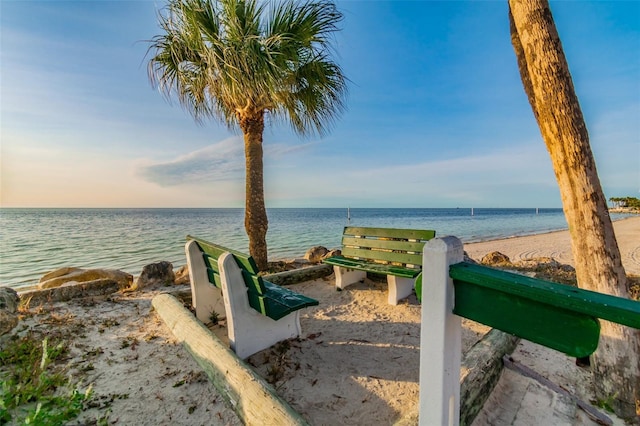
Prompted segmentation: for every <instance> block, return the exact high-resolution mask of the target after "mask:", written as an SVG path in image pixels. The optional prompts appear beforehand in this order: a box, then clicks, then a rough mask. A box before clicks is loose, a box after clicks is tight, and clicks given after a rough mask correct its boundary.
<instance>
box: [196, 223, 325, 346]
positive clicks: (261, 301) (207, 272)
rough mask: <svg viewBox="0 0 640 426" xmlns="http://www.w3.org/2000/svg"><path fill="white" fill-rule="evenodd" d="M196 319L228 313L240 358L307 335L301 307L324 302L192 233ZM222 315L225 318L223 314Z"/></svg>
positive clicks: (232, 340)
mask: <svg viewBox="0 0 640 426" xmlns="http://www.w3.org/2000/svg"><path fill="white" fill-rule="evenodd" d="M185 252H186V255H187V263H188V265H189V275H190V280H191V294H192V304H193V306H194V308H195V310H196V317H197V318H198V319H199V320H201V321H202V322H205V323H206V322H208V321H209V317H210V316H211V314H212V312H216V313H220V312H222V311H223V312H225V314H226V319H227V328H228V333H229V341H230V346H231V348H232V349H233V350H234V351H235V353H236V354H237V355H238V357H240V358H247V357H249V356H251V355H252V354H254V353H256V352H258V351H260V350H262V349H265V348H268V347H269V346H271V345H273V344H275V343H277V342H279V341H281V340H286V339H290V338H293V337H298V336H299V335H300V334H301V332H302V331H301V327H300V315H299V314H300V309H303V308H306V307H309V306H316V305H318V301H317V300H314V299H312V298H310V297H306V296H304V295H302V294H299V293H296V292H294V291H292V290H290V289H288V288H284V287H280V286H278V285H276V284H273V283H270V282H269V281H266V280H264V279H263V278H262V277H261V276H260V275H259V274H258V272H259V270H258V267H257V266H256V263H255V261H254V259H253V258H252V257H251V256H249V255H247V254H244V253H241V252H238V251H235V250H232V249H229V248H226V247H223V246H220V245H217V244H213V243H210V242H208V241H205V240H203V239H200V238H196V237H192V236H190V235H189V236H187V244H186V245H185ZM221 317H222V316H221Z"/></svg>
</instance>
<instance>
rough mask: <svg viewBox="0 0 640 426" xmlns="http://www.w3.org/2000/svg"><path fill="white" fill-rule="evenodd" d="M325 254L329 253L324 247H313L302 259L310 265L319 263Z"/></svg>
mask: <svg viewBox="0 0 640 426" xmlns="http://www.w3.org/2000/svg"><path fill="white" fill-rule="evenodd" d="M327 253H329V250H327V248H326V247H322V246H315V247H311V248H310V249H309V250H307V252H306V253H305V254H304V258H305V259H307V260H308V261H309V262H311V263H319V262H321V261H322V259H324V258H325V256H326V255H327Z"/></svg>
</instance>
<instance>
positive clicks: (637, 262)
mask: <svg viewBox="0 0 640 426" xmlns="http://www.w3.org/2000/svg"><path fill="white" fill-rule="evenodd" d="M613 228H614V230H615V234H616V240H617V242H618V247H619V249H620V255H621V256H622V264H623V265H624V267H625V271H626V272H627V274H632V275H640V216H632V217H626V218H622V219H618V220H616V221H614V222H613ZM464 249H465V251H466V252H467V254H468V255H469V256H470V257H472V258H474V259H480V258H482V257H483V256H484V255H486V254H487V253H490V252H493V251H498V252H500V253H502V254H505V255H507V256H508V257H509V259H510V260H511V261H512V262H513V261H518V260H525V259H531V258H536V257H552V258H554V259H556V260H557V261H559V262H561V263H564V264H568V265H574V261H573V253H572V252H571V236H570V235H569V230H568V229H564V230H561V231H552V232H545V233H540V234H535V235H529V236H522V237H513V238H503V239H496V240H491V241H482V242H473V243H465V244H464Z"/></svg>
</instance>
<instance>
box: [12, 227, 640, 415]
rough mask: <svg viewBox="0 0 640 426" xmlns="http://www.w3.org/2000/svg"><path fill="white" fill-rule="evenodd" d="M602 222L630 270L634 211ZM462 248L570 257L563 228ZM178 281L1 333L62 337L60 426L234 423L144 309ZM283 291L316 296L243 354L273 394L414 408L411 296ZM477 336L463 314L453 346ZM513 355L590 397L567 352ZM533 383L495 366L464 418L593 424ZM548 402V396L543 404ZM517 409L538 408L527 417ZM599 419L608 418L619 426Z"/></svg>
mask: <svg viewBox="0 0 640 426" xmlns="http://www.w3.org/2000/svg"><path fill="white" fill-rule="evenodd" d="M614 226H615V229H616V236H617V239H618V244H619V246H620V249H621V252H622V257H623V263H624V266H625V268H626V270H627V273H629V274H640V217H633V218H629V219H625V220H622V221H617V222H616V223H615V225H614ZM465 250H466V251H467V253H468V254H469V256H470V257H472V258H474V259H480V258H482V256H484V255H485V254H487V253H489V252H492V251H500V252H501V253H504V254H506V255H507V256H509V257H510V258H511V259H512V260H521V259H528V258H532V257H553V258H555V259H557V260H558V261H560V262H562V263H567V264H572V262H573V260H572V256H571V249H570V241H569V236H568V232H566V231H562V232H554V233H549V234H543V235H536V236H530V237H519V238H511V239H506V240H497V241H489V242H482V243H474V244H467V245H465ZM187 288H188V287H186V286H175V287H170V288H167V287H162V288H153V289H145V290H144V291H141V292H134V293H125V294H120V293H117V294H113V295H111V296H108V297H106V298H91V299H77V300H72V301H69V302H64V303H54V304H50V305H45V306H41V307H37V306H31V307H30V309H29V311H28V312H24V313H23V318H22V321H21V323H20V324H19V325H18V326H17V327H16V328H15V329H14V331H13V333H14V334H15V333H25V332H27V331H28V330H33V332H35V333H41V334H42V336H45V335H49V336H51V335H53V334H56V333H57V334H59V335H60V336H64V338H67V339H72V342H71V345H70V346H71V351H70V353H69V354H68V356H67V358H66V359H65V363H66V367H65V368H66V371H67V372H68V374H69V376H71V377H72V378H73V381H74V383H78V386H79V388H81V389H86V387H88V386H89V385H91V387H92V389H93V397H92V398H91V400H90V404H88V409H87V410H85V411H83V412H82V413H81V415H80V417H78V419H77V420H75V421H74V422H72V423H70V424H78V425H79V424H122V425H133V424H136V425H145V424H148V425H165V424H166V425H169V424H171V425H174V424H184V425H201V424H202V425H209V424H216V425H236V424H241V422H240V421H239V419H238V418H237V417H236V415H235V413H234V412H233V411H232V410H230V409H229V408H228V407H226V406H225V405H224V403H223V401H222V398H221V397H220V396H219V395H218V394H217V391H216V390H215V388H214V387H213V385H211V384H210V383H209V381H208V380H207V377H206V375H204V373H203V372H202V371H201V370H200V368H199V366H198V364H197V363H196V362H195V361H194V360H193V359H191V356H190V355H189V354H188V352H187V351H186V350H185V349H184V348H182V347H181V346H180V345H179V344H177V343H176V339H175V338H174V337H173V336H172V334H171V332H170V331H169V330H168V328H167V327H166V326H165V325H164V323H163V322H162V321H161V320H160V319H159V317H158V316H157V314H156V313H155V312H154V311H153V310H152V308H151V299H152V298H153V296H155V295H156V294H159V293H161V292H166V291H167V290H171V291H175V290H182V291H185V290H187ZM294 289H295V291H297V292H300V293H303V294H306V295H308V296H311V297H313V298H316V299H318V300H319V301H320V305H319V306H318V307H315V308H309V309H307V310H305V311H304V313H303V314H302V320H301V322H302V329H303V336H302V338H300V339H294V340H290V341H288V342H286V343H285V344H280V345H276V346H274V347H273V348H270V349H267V350H265V351H262V352H260V353H258V354H255V355H253V356H252V357H250V358H249V359H248V360H247V363H248V364H249V365H251V366H252V368H254V369H255V370H256V371H257V372H258V373H259V374H261V375H262V376H263V377H264V378H265V379H266V380H267V381H269V382H271V383H272V384H273V386H274V387H275V389H276V390H277V392H278V394H279V395H281V396H282V397H283V398H284V399H285V400H286V401H288V402H289V403H290V404H291V406H292V407H293V408H294V409H295V410H296V411H298V412H299V413H301V414H302V416H303V417H304V418H305V419H307V420H308V421H309V423H310V424H312V425H336V424H351V425H370V424H376V425H386V424H393V423H394V422H396V421H398V420H399V419H401V418H402V417H403V416H405V415H407V414H408V413H409V412H411V410H413V409H415V405H416V404H417V401H418V392H419V383H418V366H419V351H420V340H419V335H420V305H419V304H418V303H417V300H416V298H415V295H412V296H410V297H409V298H408V299H406V300H404V301H402V302H401V303H400V304H399V305H398V306H391V305H388V304H387V303H386V298H387V288H386V284H385V283H379V282H374V281H370V280H365V282H364V283H361V284H355V285H351V286H349V287H347V288H346V289H345V290H344V291H342V292H336V291H335V289H334V284H333V276H329V277H327V278H326V279H319V280H314V281H308V282H304V283H301V284H296V285H295V287H294ZM212 329H213V330H214V332H215V333H216V334H217V335H222V336H224V334H225V332H226V330H225V329H224V322H222V323H221V324H219V325H217V326H212ZM487 331H488V328H487V327H485V326H482V325H479V324H476V323H473V322H471V321H465V322H464V334H463V350H466V349H468V348H469V347H471V346H472V345H473V344H474V343H475V342H476V341H478V340H479V339H480V338H481V337H482V335H483V334H484V333H486V332H487ZM513 358H514V359H516V360H517V361H519V362H520V363H522V364H523V365H526V366H528V367H531V368H532V369H534V370H535V371H537V372H538V373H540V374H542V375H543V376H545V377H547V378H549V379H550V380H551V381H553V382H554V383H556V384H557V385H559V386H561V387H563V388H564V389H566V390H568V391H570V392H571V393H573V394H575V396H576V397H577V398H579V399H581V400H583V401H587V402H588V401H589V400H591V399H593V395H592V394H591V393H590V392H591V390H590V383H591V382H590V380H591V379H590V374H589V373H588V371H586V370H585V369H581V368H579V367H576V366H575V360H574V359H571V358H568V357H566V356H565V355H563V354H559V353H557V352H554V351H551V350H547V349H545V348H542V347H540V346H538V345H534V344H531V343H528V342H521V343H520V344H519V346H518V348H517V349H516V351H515V352H514V354H513ZM536 383H537V382H536ZM536 383H534V382H531V381H529V379H526V380H525V379H523V378H522V376H520V375H518V374H517V373H516V372H513V371H509V370H505V372H504V373H503V376H502V378H501V380H500V382H499V384H498V386H497V387H496V390H495V391H494V393H493V394H492V396H491V397H490V399H489V400H488V402H487V404H486V405H485V407H484V409H483V411H482V412H481V413H480V414H479V415H478V417H477V418H476V420H475V423H474V425H478V426H479V425H503V424H504V425H507V424H517V425H528V424H572V425H573V424H575V425H590V424H595V423H593V422H592V423H589V422H590V421H591V420H589V419H588V418H586V417H585V416H584V414H583V413H582V412H581V411H580V410H578V409H577V408H575V407H574V408H575V409H571V407H572V406H571V404H572V402H571V401H569V402H566V401H564V400H562V398H560V397H557V398H556V397H554V395H553V392H552V391H549V390H547V389H545V388H544V387H543V386H542V385H539V384H536ZM536 395H538V396H540V397H539V398H537V399H536V398H535V397H534V396H536ZM549 400H551V401H555V402H553V403H552V404H548V403H547V402H548V401H549ZM541 401H542V402H543V404H542V405H540V404H541ZM545 404H546V405H545ZM554 404H555V405H554ZM523 405H526V406H527V407H529V408H531V410H533V413H538V414H537V415H536V416H537V417H534V423H531V420H532V419H531V418H527V416H528V415H529V413H530V411H529V410H528V409H527V410H522V409H521V407H522V406H523ZM574 405H575V404H574ZM567 407H569V409H567ZM536 410H537V411H536ZM549 413H551V414H549ZM554 413H555V414H554ZM545 416H546V417H545ZM549 416H551V417H549ZM553 416H555V417H553ZM611 417H612V419H613V421H614V424H622V423H620V421H619V419H617V420H616V419H615V417H613V416H611ZM547 418H548V419H550V420H549V422H547V421H545V419H547ZM554 419H556V420H557V419H564V420H563V421H564V423H562V422H556V420H554ZM539 421H542V423H540V422H539Z"/></svg>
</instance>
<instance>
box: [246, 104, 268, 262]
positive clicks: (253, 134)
mask: <svg viewBox="0 0 640 426" xmlns="http://www.w3.org/2000/svg"><path fill="white" fill-rule="evenodd" d="M239 118H240V120H239V121H240V128H241V129H242V133H243V134H244V154H245V161H246V178H245V179H246V182H245V185H246V193H245V216H244V227H245V229H246V231H247V235H248V236H249V253H250V254H251V256H252V257H253V258H254V260H255V261H256V263H257V265H258V268H260V270H261V271H265V270H266V269H267V228H268V221H267V210H266V207H265V205H264V168H263V164H262V157H263V153H262V133H263V131H264V112H263V111H257V112H253V113H246V112H245V113H244V114H242V115H241V116H240V117H239Z"/></svg>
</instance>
